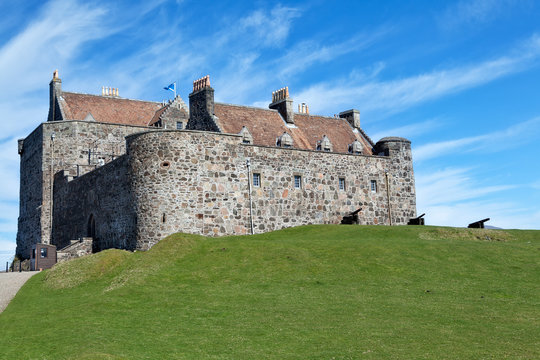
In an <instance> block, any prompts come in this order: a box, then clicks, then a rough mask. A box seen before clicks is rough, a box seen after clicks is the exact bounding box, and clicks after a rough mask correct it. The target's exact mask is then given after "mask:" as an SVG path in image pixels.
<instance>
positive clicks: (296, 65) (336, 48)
mask: <svg viewBox="0 0 540 360" xmlns="http://www.w3.org/2000/svg"><path fill="white" fill-rule="evenodd" d="M387 32H388V30H385V29H380V30H377V31H374V32H372V33H370V34H358V35H355V36H352V37H350V38H349V39H347V40H345V41H340V42H337V43H332V44H331V45H325V44H321V43H320V42H319V41H315V40H304V41H301V42H299V43H297V44H295V45H294V46H292V48H291V49H290V50H288V51H287V52H286V53H285V55H283V56H282V57H280V58H278V59H277V60H275V61H274V66H275V67H276V68H277V70H278V74H279V75H278V76H279V77H280V78H282V79H286V78H287V77H289V76H291V75H294V74H295V73H301V72H303V71H305V70H307V69H309V67H310V66H312V65H314V64H317V63H325V62H329V61H332V60H334V59H336V58H339V57H341V56H346V55H348V54H351V53H354V52H358V51H360V50H361V49H364V48H366V47H368V46H370V45H372V44H374V43H375V42H376V41H377V40H379V39H381V38H382V37H383V36H384V35H385V34H386V33H387ZM383 66H384V65H382V63H377V64H376V66H375V67H374V70H373V71H374V72H379V71H380V70H381V69H382V67H383ZM353 74H354V75H356V76H358V75H359V74H358V73H353Z"/></svg>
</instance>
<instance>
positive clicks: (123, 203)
mask: <svg viewBox="0 0 540 360" xmlns="http://www.w3.org/2000/svg"><path fill="white" fill-rule="evenodd" d="M127 170H128V167H127V157H126V156H125V155H124V156H121V157H120V158H118V159H116V160H114V161H111V162H110V163H108V164H106V165H104V166H102V167H100V168H98V169H96V170H94V171H92V172H89V173H87V174H85V175H83V176H80V177H78V178H76V179H73V180H71V177H70V176H67V175H66V173H65V172H61V173H58V174H57V176H56V178H55V184H54V213H53V224H54V225H53V234H52V235H53V237H52V238H53V243H54V244H57V246H58V248H63V247H65V246H68V245H69V244H70V241H71V240H75V239H80V238H84V237H93V244H92V246H93V250H94V251H99V250H103V249H109V248H121V249H130V250H133V249H135V247H136V246H135V243H134V241H133V240H134V239H135V232H136V226H137V222H136V221H137V219H136V216H135V212H134V211H133V210H134V207H133V203H134V199H133V198H132V196H131V191H130V179H129V174H128V173H127ZM92 223H93V224H92ZM92 227H93V229H92Z"/></svg>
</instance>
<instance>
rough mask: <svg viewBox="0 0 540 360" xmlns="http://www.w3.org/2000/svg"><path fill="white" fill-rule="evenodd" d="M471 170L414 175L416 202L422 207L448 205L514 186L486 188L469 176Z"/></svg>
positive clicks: (458, 169)
mask: <svg viewBox="0 0 540 360" xmlns="http://www.w3.org/2000/svg"><path fill="white" fill-rule="evenodd" d="M470 172H471V168H450V169H444V170H439V171H436V172H434V173H429V174H427V173H422V172H417V173H416V188H417V202H418V204H420V205H421V206H423V207H426V206H433V205H441V204H445V205H450V204H453V203H455V202H460V201H463V200H470V199H478V198H481V197H483V196H485V195H488V194H492V193H495V192H500V191H503V190H508V189H512V188H514V187H516V186H515V185H495V186H493V185H492V186H486V185H485V184H484V183H482V184H478V183H476V181H475V180H474V177H473V176H471V175H470Z"/></svg>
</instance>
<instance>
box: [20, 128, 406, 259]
mask: <svg viewBox="0 0 540 360" xmlns="http://www.w3.org/2000/svg"><path fill="white" fill-rule="evenodd" d="M141 130H143V129H141V128H138V127H133V126H123V125H112V124H102V123H95V122H86V121H61V122H49V123H45V124H42V125H41V126H40V127H39V128H38V129H36V131H34V133H32V134H31V135H30V136H29V137H27V138H26V139H25V141H24V144H23V153H22V154H21V189H23V186H24V189H25V191H24V192H23V191H21V215H22V216H21V217H20V219H19V229H20V230H19V233H18V248H17V253H18V254H19V253H20V254H21V255H23V257H25V256H26V257H27V256H28V254H27V253H29V250H28V251H27V249H26V248H27V247H28V246H29V247H30V248H31V245H32V244H33V243H37V242H44V243H48V242H49V239H52V244H54V245H57V247H58V248H59V249H60V248H62V247H64V246H66V245H69V244H70V241H71V240H75V239H79V238H82V237H88V236H89V235H90V234H89V221H90V218H91V217H92V218H93V219H94V221H95V235H96V236H95V241H94V244H95V249H94V250H100V249H105V248H110V247H118V248H125V249H148V248H150V247H151V246H152V245H154V244H155V243H157V242H158V241H159V240H161V239H162V238H163V237H165V236H167V235H169V234H172V233H175V232H188V233H198V234H205V235H211V236H214V235H229V234H248V233H250V227H251V223H250V192H249V190H248V189H249V184H248V179H249V181H251V179H252V176H248V169H247V167H246V160H247V159H249V160H250V163H251V175H252V174H253V173H257V174H259V175H260V179H261V184H260V186H252V187H251V204H252V213H253V217H252V219H253V226H254V232H255V233H260V232H266V231H272V230H277V229H281V228H284V227H290V226H298V225H303V224H328V223H339V222H340V220H341V219H342V217H343V216H344V215H346V214H348V213H350V212H352V211H354V210H356V209H358V208H360V207H361V208H362V211H361V212H360V214H359V220H360V223H361V224H390V217H389V214H391V221H392V224H406V223H407V221H408V219H409V218H410V217H414V216H416V203H415V191H414V177H413V170H412V160H411V159H412V158H411V151H410V142H409V141H408V140H405V139H401V138H386V139H383V140H382V141H380V142H379V143H377V145H376V147H375V148H376V150H377V153H380V154H384V155H386V156H366V155H352V154H341V153H331V152H321V151H310V150H298V149H291V148H276V147H264V146H257V145H249V144H242V139H241V137H240V136H238V135H227V134H220V133H210V132H200V131H174V130H173V131H168V130H159V129H156V130H152V131H150V130H149V129H148V128H144V130H146V132H141ZM53 132H54V134H55V137H54V144H53V141H52V140H51V134H52V133H53ZM126 136H127V139H126V140H124V137H126ZM119 140H120V141H119ZM126 144H127V145H126ZM92 146H93V147H92ZM126 148H127V154H126V155H123V156H120V155H121V154H123V153H124V152H125V151H126V150H125V149H126ZM89 149H92V150H90V153H91V154H90V155H91V157H92V156H94V155H95V157H96V158H103V161H104V162H106V165H104V166H101V167H99V166H98V165H97V164H95V163H92V161H94V160H95V159H94V160H92V159H93V158H91V157H89ZM32 154H34V155H32ZM51 154H52V158H51ZM92 154H93V155H92ZM113 158H114V159H113ZM51 161H52V164H53V173H58V172H59V171H61V170H62V173H60V174H57V175H56V178H55V180H54V184H55V185H54V202H53V204H54V216H53V220H54V224H53V231H52V238H51V236H50V233H49V229H50V217H49V211H50V206H51V202H50V200H49V199H50V188H49V184H50V180H49V179H50V174H51V167H50V164H51ZM295 175H296V176H300V177H301V188H300V189H297V188H295V180H294V177H295ZM74 177H75V178H74ZM340 178H342V179H344V181H345V189H340V188H339V179H340ZM372 181H375V182H376V191H372V187H371V182H372ZM387 182H388V185H389V191H388V188H387ZM23 183H24V185H23ZM251 185H253V184H251ZM28 189H33V190H34V191H29V190H28ZM40 205H41V206H40ZM19 240H20V242H19Z"/></svg>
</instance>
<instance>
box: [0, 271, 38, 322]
mask: <svg viewBox="0 0 540 360" xmlns="http://www.w3.org/2000/svg"><path fill="white" fill-rule="evenodd" d="M38 272H39V271H23V272H9V273H5V272H3V273H0V313H2V312H3V311H4V310H5V308H6V307H7V306H8V304H9V302H10V301H11V299H13V297H15V294H17V291H19V289H20V288H21V286H23V285H24V283H25V282H26V280H28V279H30V278H31V277H32V276H34V275H35V274H37V273H38Z"/></svg>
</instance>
